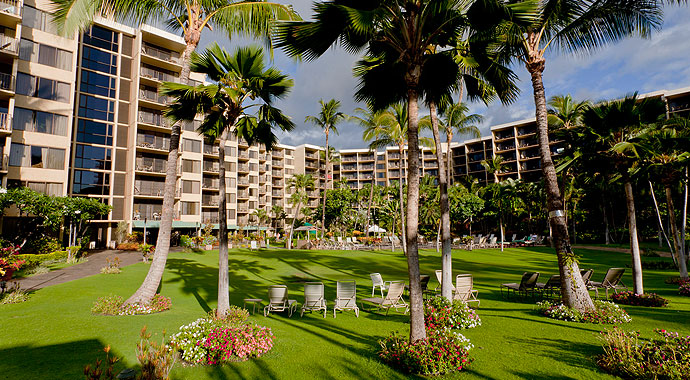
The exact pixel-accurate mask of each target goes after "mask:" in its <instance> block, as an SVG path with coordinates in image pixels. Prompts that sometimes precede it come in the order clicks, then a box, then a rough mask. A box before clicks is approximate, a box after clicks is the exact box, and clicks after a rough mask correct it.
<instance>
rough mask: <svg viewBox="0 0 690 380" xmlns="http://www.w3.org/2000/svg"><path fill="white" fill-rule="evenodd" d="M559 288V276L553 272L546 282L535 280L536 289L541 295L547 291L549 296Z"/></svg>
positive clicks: (558, 290)
mask: <svg viewBox="0 0 690 380" xmlns="http://www.w3.org/2000/svg"><path fill="white" fill-rule="evenodd" d="M560 289H561V276H560V275H558V274H554V275H553V276H551V277H549V279H548V280H547V281H546V282H537V290H538V291H540V292H541V294H542V296H544V295H546V294H547V293H548V295H549V297H552V296H554V295H555V294H556V293H557V292H560Z"/></svg>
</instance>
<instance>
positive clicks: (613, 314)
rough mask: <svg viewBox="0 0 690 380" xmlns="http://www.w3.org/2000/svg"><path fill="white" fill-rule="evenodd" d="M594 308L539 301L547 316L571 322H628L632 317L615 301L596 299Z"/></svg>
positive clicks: (541, 309) (542, 310)
mask: <svg viewBox="0 0 690 380" xmlns="http://www.w3.org/2000/svg"><path fill="white" fill-rule="evenodd" d="M594 306H595V309H594V310H589V311H585V312H584V313H580V312H579V311H577V310H575V309H572V308H569V307H567V306H565V305H563V304H556V303H551V302H549V301H541V302H538V303H537V310H539V312H540V313H542V314H544V315H545V316H547V317H549V318H553V319H560V320H562V321H569V322H584V323H598V324H615V323H628V322H630V321H632V318H630V316H629V315H628V313H627V312H626V311H625V310H623V309H621V308H620V307H618V305H616V304H615V303H612V302H607V301H598V300H597V301H594Z"/></svg>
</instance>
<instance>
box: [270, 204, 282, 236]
mask: <svg viewBox="0 0 690 380" xmlns="http://www.w3.org/2000/svg"><path fill="white" fill-rule="evenodd" d="M271 215H273V223H274V232H275V234H276V235H277V234H278V220H281V219H282V220H285V209H284V208H283V206H281V205H273V206H271Z"/></svg>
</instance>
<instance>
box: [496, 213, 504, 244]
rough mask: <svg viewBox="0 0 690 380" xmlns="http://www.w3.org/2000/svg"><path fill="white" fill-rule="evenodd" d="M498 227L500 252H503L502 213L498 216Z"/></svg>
mask: <svg viewBox="0 0 690 380" xmlns="http://www.w3.org/2000/svg"><path fill="white" fill-rule="evenodd" d="M498 228H499V229H500V230H501V252H503V240H505V237H504V234H503V213H501V214H500V215H499V216H498Z"/></svg>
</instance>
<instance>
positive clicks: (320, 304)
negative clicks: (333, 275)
mask: <svg viewBox="0 0 690 380" xmlns="http://www.w3.org/2000/svg"><path fill="white" fill-rule="evenodd" d="M326 309H327V306H326V299H325V298H324V296H323V282H307V283H305V284H304V303H303V304H302V310H301V312H300V317H302V316H304V312H305V311H321V310H323V317H324V318H326Z"/></svg>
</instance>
